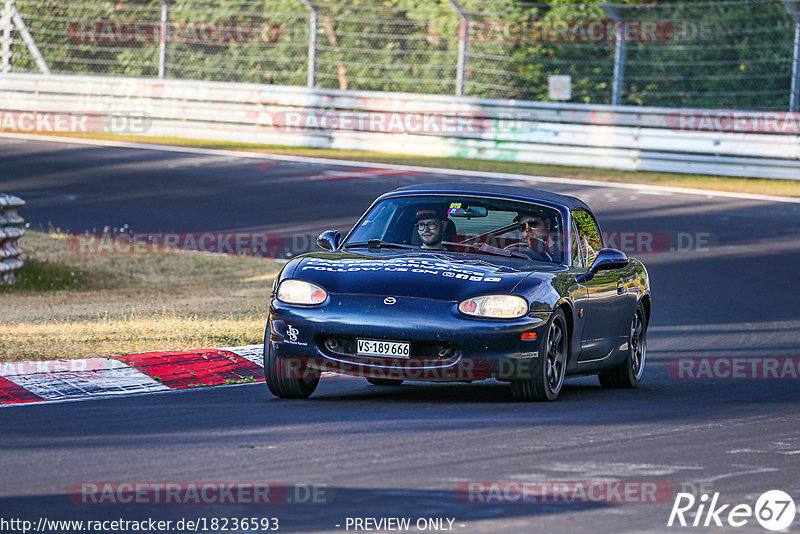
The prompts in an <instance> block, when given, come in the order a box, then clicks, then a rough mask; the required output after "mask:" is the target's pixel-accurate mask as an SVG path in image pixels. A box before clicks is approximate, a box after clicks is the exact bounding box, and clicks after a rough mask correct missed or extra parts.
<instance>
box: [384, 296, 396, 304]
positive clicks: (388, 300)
mask: <svg viewBox="0 0 800 534" xmlns="http://www.w3.org/2000/svg"><path fill="white" fill-rule="evenodd" d="M396 302H397V299H396V298H394V297H386V298H385V299H383V303H384V304H386V305H387V306H391V305H392V304H394V303H396Z"/></svg>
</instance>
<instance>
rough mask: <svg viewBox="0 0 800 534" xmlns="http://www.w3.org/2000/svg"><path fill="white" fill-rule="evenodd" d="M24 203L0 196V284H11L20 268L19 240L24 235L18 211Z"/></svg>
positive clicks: (12, 197) (20, 200) (20, 250)
mask: <svg viewBox="0 0 800 534" xmlns="http://www.w3.org/2000/svg"><path fill="white" fill-rule="evenodd" d="M24 205H25V201H24V200H22V199H21V198H19V197H14V196H11V195H3V194H0V283H5V284H13V283H14V282H15V281H16V274H17V270H19V268H20V267H22V247H21V246H20V245H19V238H20V237H22V235H23V234H24V233H25V230H23V229H22V224H23V223H24V222H25V221H24V219H23V218H22V217H21V216H20V215H19V209H20V208H21V207H22V206H24Z"/></svg>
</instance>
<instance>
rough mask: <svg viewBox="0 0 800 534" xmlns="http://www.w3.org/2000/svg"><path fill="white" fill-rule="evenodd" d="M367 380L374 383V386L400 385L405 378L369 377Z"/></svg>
mask: <svg viewBox="0 0 800 534" xmlns="http://www.w3.org/2000/svg"><path fill="white" fill-rule="evenodd" d="M367 382H369V383H370V384H372V385H373V386H399V385H400V384H402V383H403V382H405V380H399V379H397V378H369V377H367Z"/></svg>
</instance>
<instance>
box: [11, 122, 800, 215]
mask: <svg viewBox="0 0 800 534" xmlns="http://www.w3.org/2000/svg"><path fill="white" fill-rule="evenodd" d="M2 137H5V138H16V139H26V140H30V141H43V142H51V143H66V144H73V145H89V146H100V147H111V148H133V149H139V150H159V151H161V152H177V153H181V154H202V155H207V156H221V157H228V158H229V157H237V158H247V159H261V160H274V161H286V162H295V163H310V164H315V165H339V166H345V167H375V166H376V165H378V166H380V167H381V168H384V169H396V170H400V171H414V172H424V173H429V174H447V175H454V176H460V177H464V176H474V177H481V178H496V179H501V180H520V181H525V182H534V183H537V182H539V183H553V184H566V185H579V186H586V187H601V188H602V187H605V188H615V189H632V190H636V191H642V192H644V191H660V192H664V193H673V194H684V195H696V196H698V195H699V196H704V197H707V198H736V199H744V200H760V201H765V202H784V203H788V204H800V198H793V197H781V196H773V195H757V194H752V193H734V192H728V191H712V190H707V189H692V188H689V187H669V186H663V185H649V184H633V183H624V182H597V181H593V180H584V179H579V178H557V177H553V176H530V175H525V174H512V173H505V172H489V171H468V170H463V169H440V168H437V167H422V166H415V165H395V164H390V163H376V162H374V161H373V162H364V161H353V160H344V159H331V158H316V157H308V156H289V155H285V154H261V153H258V152H240V151H237V150H224V149H217V148H198V147H181V146H173V145H154V144H148V143H125V142H121V141H106V140H101V139H81V138H72V137H55V136H52V137H51V136H48V135H35V134H16V133H14V134H12V133H7V132H3V133H0V138H2ZM743 179H744V178H743Z"/></svg>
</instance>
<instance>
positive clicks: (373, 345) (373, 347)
mask: <svg viewBox="0 0 800 534" xmlns="http://www.w3.org/2000/svg"><path fill="white" fill-rule="evenodd" d="M356 344H357V347H356V353H357V354H358V355H359V356H388V357H390V358H410V357H411V343H409V342H407V341H383V340H380V339H356Z"/></svg>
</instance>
